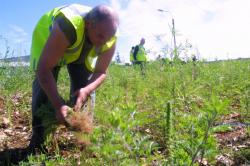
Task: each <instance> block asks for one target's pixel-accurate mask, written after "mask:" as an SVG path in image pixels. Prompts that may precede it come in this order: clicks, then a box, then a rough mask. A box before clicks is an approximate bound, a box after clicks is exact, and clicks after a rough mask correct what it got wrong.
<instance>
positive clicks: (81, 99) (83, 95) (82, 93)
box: [74, 88, 90, 111]
mask: <svg viewBox="0 0 250 166" xmlns="http://www.w3.org/2000/svg"><path fill="white" fill-rule="evenodd" d="M89 94H90V92H89V91H88V90H87V89H85V88H81V89H80V90H79V91H77V92H76V93H75V95H76V96H77V99H76V104H75V107H74V110H76V111H79V110H80V109H81V108H82V106H83V104H84V103H85V102H86V101H87V98H88V96H89Z"/></svg>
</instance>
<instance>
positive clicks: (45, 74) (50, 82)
mask: <svg viewBox="0 0 250 166" xmlns="http://www.w3.org/2000/svg"><path fill="white" fill-rule="evenodd" d="M37 77H38V80H39V82H40V85H41V87H42V88H43V90H44V92H45V93H46V95H47V97H48V98H49V100H50V102H51V103H52V105H53V106H54V108H55V109H56V110H58V109H60V107H61V106H62V105H63V101H62V100H61V98H60V96H59V93H58V91H57V85H56V81H55V79H54V77H53V74H52V72H51V71H38V73H37Z"/></svg>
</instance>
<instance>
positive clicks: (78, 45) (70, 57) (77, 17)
mask: <svg viewBox="0 0 250 166" xmlns="http://www.w3.org/2000/svg"><path fill="white" fill-rule="evenodd" d="M90 10H91V8H90V7H87V6H83V5H78V4H72V5H67V6H62V7H58V8H54V9H53V10H51V11H49V12H47V13H46V14H44V15H43V16H42V17H41V18H40V20H39V21H38V23H37V25H36V27H35V29H34V31H33V36H32V46H31V56H30V67H31V69H32V70H36V69H37V65H38V62H39V59H40V56H41V54H42V50H43V48H44V46H45V44H46V42H47V39H48V37H49V35H50V32H51V30H52V27H53V23H54V19H55V18H56V16H58V15H59V14H63V15H64V16H65V17H66V18H67V19H68V20H69V21H70V22H71V23H72V25H73V27H74V29H75V32H76V41H75V43H73V45H72V46H70V47H69V48H67V50H66V51H65V53H64V55H63V57H62V58H61V60H60V62H59V63H58V66H62V65H66V64H69V63H71V62H74V61H76V60H77V59H78V58H79V57H80V55H81V51H82V48H83V45H84V39H85V34H84V27H85V20H84V18H83V17H84V16H85V15H86V14H87V13H88V12H89V11H90ZM116 39H117V37H116V36H115V35H114V36H113V37H112V38H111V39H110V40H109V41H107V42H106V43H105V44H104V45H103V46H101V47H100V48H97V47H94V46H93V47H92V48H91V50H90V51H89V53H88V55H86V56H87V57H86V58H84V62H83V64H84V65H85V66H86V68H87V69H88V70H89V71H91V72H93V71H94V68H95V61H96V59H97V57H98V56H99V55H100V54H101V53H103V52H104V51H107V50H109V49H110V48H111V47H112V46H113V45H114V44H115V42H116ZM52 56H53V55H52Z"/></svg>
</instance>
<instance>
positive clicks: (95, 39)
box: [86, 21, 116, 47]
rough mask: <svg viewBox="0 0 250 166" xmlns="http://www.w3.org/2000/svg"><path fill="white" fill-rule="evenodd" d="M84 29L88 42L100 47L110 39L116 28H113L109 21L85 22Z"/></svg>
mask: <svg viewBox="0 0 250 166" xmlns="http://www.w3.org/2000/svg"><path fill="white" fill-rule="evenodd" d="M86 28H87V35H88V37H89V40H90V41H91V43H92V44H93V45H94V46H96V47H100V46H102V45H103V44H105V43H106V42H107V41H108V40H110V39H111V37H112V36H113V35H114V34H115V31H116V28H114V26H113V25H112V24H111V23H110V21H102V22H98V23H93V22H91V21H87V22H86Z"/></svg>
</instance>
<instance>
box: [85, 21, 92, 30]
mask: <svg viewBox="0 0 250 166" xmlns="http://www.w3.org/2000/svg"><path fill="white" fill-rule="evenodd" d="M90 24H91V23H90V21H88V20H86V21H85V27H86V28H87V29H89V28H90Z"/></svg>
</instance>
